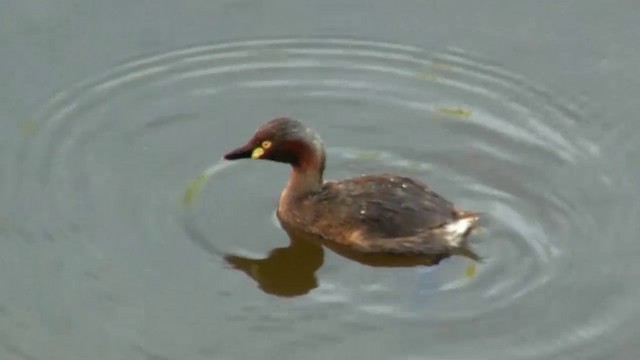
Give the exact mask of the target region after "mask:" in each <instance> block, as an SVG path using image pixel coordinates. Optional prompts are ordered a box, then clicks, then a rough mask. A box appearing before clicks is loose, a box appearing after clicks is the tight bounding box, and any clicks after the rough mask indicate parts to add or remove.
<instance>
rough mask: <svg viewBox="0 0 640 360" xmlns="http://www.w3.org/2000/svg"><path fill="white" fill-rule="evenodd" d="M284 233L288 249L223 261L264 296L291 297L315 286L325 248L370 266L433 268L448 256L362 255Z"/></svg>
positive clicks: (228, 257) (299, 234) (298, 234)
mask: <svg viewBox="0 0 640 360" xmlns="http://www.w3.org/2000/svg"><path fill="white" fill-rule="evenodd" d="M284 230H285V232H286V233H287V235H288V236H289V240H290V242H289V246H287V247H280V248H275V249H273V250H271V251H270V252H269V255H268V256H267V257H266V258H263V259H254V258H249V257H243V256H239V255H232V254H225V255H224V260H225V261H226V262H227V263H228V264H229V265H231V266H232V267H233V268H234V269H237V270H240V271H242V272H244V273H245V274H247V276H249V277H250V278H252V279H253V280H255V281H256V282H257V283H258V286H259V287H260V289H261V290H262V291H264V292H265V293H268V294H272V295H277V296H282V297H294V296H300V295H305V294H307V293H309V292H310V291H311V290H313V289H315V288H317V287H318V279H317V277H316V272H317V271H318V270H319V269H320V268H321V267H322V265H323V263H324V247H326V248H328V249H330V250H331V251H333V252H334V253H336V254H338V255H340V256H342V257H344V258H347V259H349V260H352V261H355V262H357V263H360V264H362V265H366V266H371V267H416V266H434V265H437V264H439V263H440V261H442V260H443V259H444V258H446V257H447V256H443V255H438V256H429V255H427V256H402V255H387V254H364V253H361V252H357V251H354V250H353V249H350V248H349V247H347V246H344V245H340V244H336V243H332V242H329V241H324V240H323V239H320V238H318V237H315V236H310V235H308V234H305V233H303V232H300V231H296V230H294V229H288V228H285V229H284Z"/></svg>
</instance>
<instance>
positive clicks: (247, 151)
mask: <svg viewBox="0 0 640 360" xmlns="http://www.w3.org/2000/svg"><path fill="white" fill-rule="evenodd" d="M253 148H254V146H253V145H252V144H251V143H248V144H246V145H244V146H242V147H239V148H237V149H235V150H233V151H230V152H228V153H226V154H225V155H224V159H225V160H236V159H249V158H251V152H252V151H253Z"/></svg>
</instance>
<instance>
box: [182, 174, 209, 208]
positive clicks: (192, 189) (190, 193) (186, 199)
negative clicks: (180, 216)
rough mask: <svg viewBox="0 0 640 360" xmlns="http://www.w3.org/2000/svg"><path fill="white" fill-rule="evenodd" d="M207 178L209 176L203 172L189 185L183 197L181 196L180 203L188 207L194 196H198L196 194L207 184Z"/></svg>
mask: <svg viewBox="0 0 640 360" xmlns="http://www.w3.org/2000/svg"><path fill="white" fill-rule="evenodd" d="M208 178H209V174H208V173H206V172H205V173H202V174H200V176H198V177H197V178H195V179H194V180H193V181H192V182H191V183H189V185H188V186H187V189H186V190H185V191H184V195H182V202H183V203H184V204H185V205H189V204H191V203H192V202H193V200H194V199H195V198H196V196H198V194H199V193H200V191H201V190H202V188H203V187H204V184H205V183H206V182H207V179H208Z"/></svg>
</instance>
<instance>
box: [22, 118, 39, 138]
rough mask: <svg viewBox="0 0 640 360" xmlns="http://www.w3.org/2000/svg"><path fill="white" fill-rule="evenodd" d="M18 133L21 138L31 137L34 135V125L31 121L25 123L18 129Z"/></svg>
mask: <svg viewBox="0 0 640 360" xmlns="http://www.w3.org/2000/svg"><path fill="white" fill-rule="evenodd" d="M20 133H21V134H22V135H23V136H31V135H33V134H35V133H36V124H35V123H34V122H33V121H27V122H25V123H24V124H22V126H21V127H20Z"/></svg>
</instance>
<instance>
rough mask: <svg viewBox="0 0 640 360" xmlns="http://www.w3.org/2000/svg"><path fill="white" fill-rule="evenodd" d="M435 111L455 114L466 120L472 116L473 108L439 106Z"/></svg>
mask: <svg viewBox="0 0 640 360" xmlns="http://www.w3.org/2000/svg"><path fill="white" fill-rule="evenodd" d="M434 111H435V112H436V113H438V114H442V115H447V116H454V117H458V118H462V119H465V120H466V119H469V118H470V117H471V110H469V109H465V108H463V107H439V108H436V109H435V110H434Z"/></svg>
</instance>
